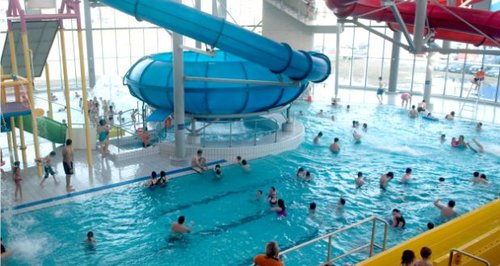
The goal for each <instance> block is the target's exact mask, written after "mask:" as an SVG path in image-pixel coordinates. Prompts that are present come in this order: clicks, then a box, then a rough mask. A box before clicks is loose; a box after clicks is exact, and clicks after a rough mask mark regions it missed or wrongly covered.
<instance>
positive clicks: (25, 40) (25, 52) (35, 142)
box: [21, 27, 42, 176]
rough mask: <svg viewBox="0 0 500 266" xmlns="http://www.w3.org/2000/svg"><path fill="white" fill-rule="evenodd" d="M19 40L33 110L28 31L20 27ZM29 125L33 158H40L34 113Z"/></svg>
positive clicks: (33, 98)
mask: <svg viewBox="0 0 500 266" xmlns="http://www.w3.org/2000/svg"><path fill="white" fill-rule="evenodd" d="M21 40H22V44H23V55H24V66H25V67H26V79H27V80H28V99H29V102H30V109H31V111H34V110H35V97H34V93H33V76H32V73H31V57H30V49H29V42H28V32H27V31H26V29H24V30H23V29H22V27H21ZM31 125H32V128H33V146H34V148H35V160H40V143H39V142H38V123H37V118H36V116H35V114H33V113H32V114H31ZM36 170H37V174H38V176H42V165H41V164H37V166H36Z"/></svg>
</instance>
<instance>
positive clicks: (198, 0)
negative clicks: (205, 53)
mask: <svg viewBox="0 0 500 266" xmlns="http://www.w3.org/2000/svg"><path fill="white" fill-rule="evenodd" d="M194 8H196V9H198V10H200V11H201V0H195V1H194ZM195 47H196V48H198V49H200V48H201V42H200V41H198V40H196V44H195Z"/></svg>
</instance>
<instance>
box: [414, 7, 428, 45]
mask: <svg viewBox="0 0 500 266" xmlns="http://www.w3.org/2000/svg"><path fill="white" fill-rule="evenodd" d="M416 9H417V10H416V12H415V27H414V28H413V45H414V47H415V53H417V54H418V53H422V51H423V48H424V30H425V20H426V17H427V0H416Z"/></svg>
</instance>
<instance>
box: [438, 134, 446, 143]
mask: <svg viewBox="0 0 500 266" xmlns="http://www.w3.org/2000/svg"><path fill="white" fill-rule="evenodd" d="M439 139H440V140H441V143H444V142H445V141H446V135H445V134H441V137H440V138H439Z"/></svg>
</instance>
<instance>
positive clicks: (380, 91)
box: [377, 77, 385, 104]
mask: <svg viewBox="0 0 500 266" xmlns="http://www.w3.org/2000/svg"><path fill="white" fill-rule="evenodd" d="M384 85H385V84H384V82H383V81H382V77H378V89H377V99H378V102H379V103H380V104H382V101H383V95H384Z"/></svg>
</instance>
